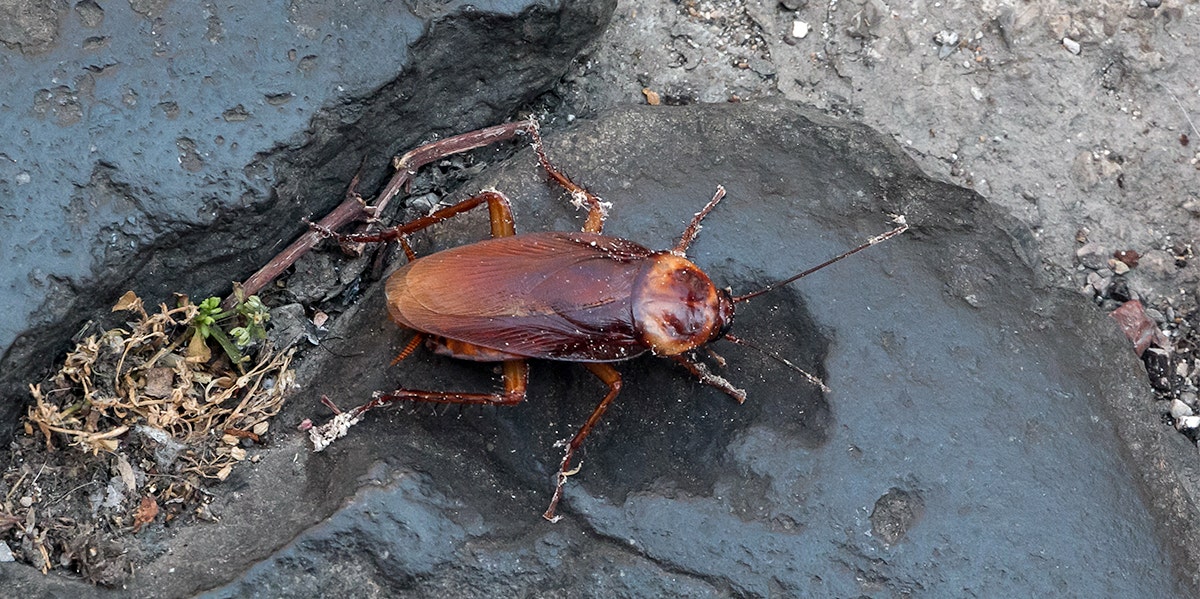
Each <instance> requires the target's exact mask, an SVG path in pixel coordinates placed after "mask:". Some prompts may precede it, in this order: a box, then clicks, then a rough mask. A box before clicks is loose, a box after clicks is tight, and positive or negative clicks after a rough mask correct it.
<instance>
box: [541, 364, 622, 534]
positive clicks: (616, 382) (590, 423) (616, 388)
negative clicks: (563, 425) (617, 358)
mask: <svg viewBox="0 0 1200 599" xmlns="http://www.w3.org/2000/svg"><path fill="white" fill-rule="evenodd" d="M584 366H586V367H587V369H588V370H590V371H592V374H594V375H596V377H597V378H599V379H600V381H601V382H603V383H604V384H605V385H608V394H607V395H605V396H604V399H602V400H600V405H598V406H596V409H595V410H592V415H591V416H589V417H588V419H587V422H585V423H584V424H583V426H582V427H581V428H580V429H579V432H577V433H575V436H574V437H571V442H570V443H568V444H567V450H566V452H565V454H564V455H563V459H562V464H561V465H560V466H559V467H558V476H557V477H556V479H557V480H556V484H555V487H554V497H552V498H551V499H550V507H549V508H547V509H546V513H544V514H542V517H543V518H545V519H547V520H549V521H551V522H558V521H559V519H560V518H561V516H555V515H554V510H555V509H557V508H558V501H559V500H560V499H562V492H563V485H564V484H566V482H567V477H568V476H571V475H573V474H575V473H577V472H579V470H578V469H575V470H571V458H572V457H573V456H574V455H575V451H576V450H578V449H579V446H580V445H583V440H584V439H585V438H586V437H587V436H588V433H590V432H592V428H593V427H594V426H596V423H597V422H600V418H601V417H602V416H604V412H605V410H608V404H611V403H612V400H613V399H614V398H615V397H616V396H617V394H618V393H620V392H621V373H619V372H617V369H616V368H613V367H612V366H609V365H608V364H604V363H602V362H587V363H585V364H584Z"/></svg>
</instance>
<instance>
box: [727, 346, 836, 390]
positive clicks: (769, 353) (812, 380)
mask: <svg viewBox="0 0 1200 599" xmlns="http://www.w3.org/2000/svg"><path fill="white" fill-rule="evenodd" d="M721 338H722V339H724V340H726V341H730V342H733V343H736V344H738V345H744V346H746V347H748V348H750V349H753V350H756V351H758V352H760V353H762V354H763V355H765V356H767V357H769V358H771V359H773V360H775V361H776V362H779V363H780V364H783V365H784V366H787V367H788V368H791V369H792V370H795V371H796V372H799V373H800V374H801V375H802V376H804V378H805V379H807V380H808V382H810V383H812V384H813V386H815V387H817V388H818V389H820V390H821V391H824V392H825V393H829V392H830V389H829V387H827V386H825V382H824V381H822V380H821V378H820V377H818V376H817V375H815V374H812V373H810V372H809V371H807V370H805V369H803V368H800V367H799V366H796V365H795V364H792V362H791V361H790V360H788V359H787V358H785V357H783V356H781V355H779V354H777V353H775V352H773V351H770V350H768V349H765V348H762V347H759V346H757V345H755V344H753V343H750V342H749V341H746V340H745V339H742V338H741V337H734V336H733V335H730V334H729V333H725V335H723V336H722V337H721Z"/></svg>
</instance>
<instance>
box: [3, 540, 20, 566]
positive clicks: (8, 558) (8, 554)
mask: <svg viewBox="0 0 1200 599" xmlns="http://www.w3.org/2000/svg"><path fill="white" fill-rule="evenodd" d="M15 561H17V558H16V556H14V555H13V552H12V549H10V548H9V546H8V543H5V542H4V541H0V562H15Z"/></svg>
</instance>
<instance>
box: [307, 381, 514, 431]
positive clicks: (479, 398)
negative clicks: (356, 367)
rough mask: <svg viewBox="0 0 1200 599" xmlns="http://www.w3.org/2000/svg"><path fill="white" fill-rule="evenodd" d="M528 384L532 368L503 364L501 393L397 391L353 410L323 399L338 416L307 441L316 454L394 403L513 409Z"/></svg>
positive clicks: (323, 425) (315, 428)
mask: <svg viewBox="0 0 1200 599" xmlns="http://www.w3.org/2000/svg"><path fill="white" fill-rule="evenodd" d="M528 385H529V366H528V365H527V364H526V362H525V360H505V361H504V391H503V392H502V393H454V392H445V391H421V390H418V389H397V390H395V391H392V392H391V393H376V395H375V398H374V399H372V400H371V401H369V402H367V403H365V404H363V405H361V406H358V407H357V408H354V409H353V410H347V411H344V412H343V411H341V410H339V409H338V407H337V406H336V405H335V404H334V403H333V402H332V401H330V400H329V398H327V397H324V396H322V398H321V403H323V404H325V405H326V406H327V407H328V408H329V409H331V410H333V411H334V413H335V414H336V415H335V416H334V417H333V418H332V419H331V420H329V422H326V423H325V424H322V425H321V426H314V427H312V428H310V429H308V438H309V440H310V441H311V442H312V444H313V451H322V450H324V449H325V448H326V447H329V444H330V443H333V442H334V441H335V440H337V439H339V438H341V437H344V436H346V433H347V432H348V431H349V430H350V427H352V426H354V425H355V424H358V422H359V420H360V419H361V418H362V415H363V414H366V413H367V412H369V411H371V410H373V409H375V408H378V407H379V406H382V405H383V404H386V403H391V402H394V401H419V402H426V403H438V404H475V405H480V404H482V405H494V406H511V405H516V404H519V403H521V402H522V401H524V400H525V390H526V388H527V387H528Z"/></svg>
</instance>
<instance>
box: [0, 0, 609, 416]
mask: <svg viewBox="0 0 1200 599" xmlns="http://www.w3.org/2000/svg"><path fill="white" fill-rule="evenodd" d="M66 6H67V5H66V4H65V3H44V2H17V3H15V4H13V3H7V4H6V7H5V8H0V16H6V15H8V13H9V12H13V13H14V14H16V15H19V18H17V17H14V18H11V19H9V18H5V19H0V20H3V21H4V23H5V24H4V25H3V26H0V42H3V43H4V44H5V50H4V51H3V52H0V73H2V74H3V78H4V81H5V85H4V86H3V88H0V106H3V107H4V109H3V110H0V130H3V131H4V132H5V133H4V134H3V136H4V137H3V139H4V140H5V143H4V144H2V145H3V147H2V148H0V197H3V198H5V200H4V201H3V202H0V256H3V258H4V260H3V261H2V263H0V303H2V304H3V305H4V306H6V308H7V309H8V312H9V314H8V316H7V317H6V318H5V319H3V322H0V355H2V357H3V358H2V359H3V361H2V362H0V394H2V395H3V396H4V397H5V398H19V399H12V400H6V401H4V402H2V403H0V422H13V419H14V418H15V415H16V414H17V413H18V411H19V410H21V408H22V403H23V401H24V400H25V398H26V397H27V395H28V393H27V390H26V387H25V385H26V384H27V383H28V382H29V381H30V380H32V379H34V378H35V375H36V374H37V373H38V372H40V371H41V370H42V369H45V368H47V367H48V362H47V359H46V358H47V357H48V356H52V355H54V354H56V353H61V352H62V351H63V350H64V349H65V346H66V344H67V340H68V338H69V337H70V336H71V335H73V334H75V333H76V332H77V331H79V329H80V327H81V326H82V325H83V323H84V322H86V321H87V320H88V319H89V318H94V317H95V315H98V314H101V313H103V312H105V311H107V307H108V306H109V305H111V304H112V302H113V301H114V299H115V298H116V297H118V296H119V295H120V294H121V293H122V292H123V291H125V290H127V289H132V288H135V287H136V288H138V289H139V293H141V294H142V295H144V296H146V298H147V300H148V301H149V302H151V303H154V302H158V301H163V300H166V299H169V294H170V293H172V292H188V293H193V294H197V295H200V294H206V295H207V294H215V293H222V292H225V291H227V290H228V285H229V282H230V281H232V280H240V279H242V278H244V277H245V276H246V275H247V274H248V273H249V272H252V271H253V270H254V269H256V268H257V267H258V266H260V265H261V264H262V263H264V262H265V261H266V260H268V259H269V258H270V257H271V256H272V255H273V254H274V253H275V252H276V251H278V249H279V248H280V245H281V244H282V243H284V242H286V241H287V240H290V239H292V238H293V237H295V236H296V235H297V234H298V233H300V232H301V231H302V230H303V224H302V223H301V221H300V219H301V218H302V217H305V216H309V215H312V214H314V213H317V214H319V213H323V212H324V211H326V210H328V209H329V208H330V207H331V206H333V205H334V204H335V203H336V202H337V201H339V200H340V199H341V196H342V194H343V193H344V191H345V187H346V182H347V181H349V179H350V177H352V176H353V174H354V172H355V171H356V170H357V168H358V167H359V165H360V164H363V163H364V160H365V163H366V165H367V166H368V167H369V168H368V169H367V172H371V173H382V169H381V168H379V167H381V166H382V165H384V164H386V162H387V160H389V158H390V155H391V152H393V151H399V150H401V149H402V148H407V147H411V146H413V145H415V144H416V143H417V142H418V140H420V139H422V138H426V137H427V136H429V135H431V134H445V133H447V132H449V133H457V132H460V131H464V130H468V129H474V128H477V127H480V126H483V125H487V124H492V123H494V122H496V121H497V120H500V119H503V118H505V117H506V116H507V115H508V114H509V113H510V112H511V111H513V110H514V109H515V108H516V107H517V106H519V105H521V104H522V103H525V102H528V101H529V100H530V99H531V98H533V97H535V96H536V95H538V94H539V93H541V92H543V91H544V90H545V89H547V88H548V87H549V86H550V85H552V84H553V83H554V82H555V81H557V80H558V78H559V77H560V76H561V74H562V73H563V71H564V70H565V69H566V67H567V64H568V62H569V61H570V59H571V58H572V57H573V56H574V54H575V53H576V52H577V51H578V50H579V48H580V47H581V46H582V45H583V44H585V43H586V42H587V41H588V40H589V39H590V38H591V37H592V36H594V35H596V34H597V33H598V32H599V31H600V29H601V27H602V25H603V23H604V21H605V19H606V18H607V15H608V13H609V12H611V10H612V3H611V2H569V3H565V2H553V1H544V2H535V1H525V2H520V1H517V2H482V3H481V2H458V1H453V2H409V3H404V4H401V5H395V4H394V3H387V2H370V1H368V2H360V3H353V7H346V6H343V5H340V4H334V3H328V2H268V3H265V4H264V3H258V4H255V5H253V6H251V5H245V6H242V5H230V6H217V5H215V4H212V3H208V4H204V3H200V4H189V3H160V2H135V3H131V4H128V5H126V4H115V5H105V6H101V5H100V4H98V3H94V2H87V1H85V2H79V3H76V4H75V5H74V9H73V10H66ZM39 7H44V8H39ZM60 8H61V9H63V10H59V9H60ZM464 57H469V58H464ZM516 63H519V65H520V66H519V68H518V67H514V66H513V65H514V64H516ZM401 74H402V75H401ZM366 183H367V184H371V183H373V182H372V181H367V182H366ZM10 431H11V429H10V428H9V427H3V433H2V434H0V435H2V436H5V437H6V436H7V435H8V434H10Z"/></svg>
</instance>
